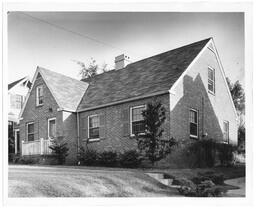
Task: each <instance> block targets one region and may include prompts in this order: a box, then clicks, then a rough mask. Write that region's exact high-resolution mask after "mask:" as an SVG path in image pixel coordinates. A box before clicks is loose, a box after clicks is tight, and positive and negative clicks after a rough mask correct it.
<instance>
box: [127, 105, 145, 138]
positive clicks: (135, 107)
mask: <svg viewBox="0 0 256 209" xmlns="http://www.w3.org/2000/svg"><path fill="white" fill-rule="evenodd" d="M141 107H144V110H145V109H146V105H145V104H144V105H139V106H134V107H130V136H135V134H133V133H132V122H134V121H133V120H132V110H133V109H137V108H141ZM143 134H145V133H139V135H143Z"/></svg>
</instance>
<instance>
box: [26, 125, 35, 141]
mask: <svg viewBox="0 0 256 209" xmlns="http://www.w3.org/2000/svg"><path fill="white" fill-rule="evenodd" d="M30 124H34V132H33V135H34V140H33V141H29V140H28V125H30ZM26 125H27V130H26V131H27V142H34V141H35V123H34V122H29V123H27V124H26ZM30 134H32V133H30Z"/></svg>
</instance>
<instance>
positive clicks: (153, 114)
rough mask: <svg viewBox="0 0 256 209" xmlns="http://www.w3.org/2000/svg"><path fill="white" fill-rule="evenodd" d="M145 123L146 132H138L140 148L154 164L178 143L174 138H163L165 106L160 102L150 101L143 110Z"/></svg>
mask: <svg viewBox="0 0 256 209" xmlns="http://www.w3.org/2000/svg"><path fill="white" fill-rule="evenodd" d="M142 116H143V118H144V125H145V134H142V135H140V136H138V134H136V138H137V142H138V148H139V150H140V151H141V153H142V154H143V155H145V157H146V158H148V159H149V160H150V161H151V163H152V165H154V163H155V162H156V161H159V160H161V159H163V158H164V157H165V156H166V155H167V154H169V153H170V152H171V148H172V146H174V145H175V144H176V142H175V140H174V139H173V138H171V139H162V138H161V137H162V135H163V132H164V130H163V129H162V128H161V126H162V124H163V123H164V121H165V119H166V117H165V108H164V106H163V105H162V104H161V103H160V102H154V103H148V104H147V108H146V110H144V111H143V112H142Z"/></svg>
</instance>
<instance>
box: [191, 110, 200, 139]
mask: <svg viewBox="0 0 256 209" xmlns="http://www.w3.org/2000/svg"><path fill="white" fill-rule="evenodd" d="M189 132H190V137H192V138H198V111H197V110H195V109H190V110H189Z"/></svg>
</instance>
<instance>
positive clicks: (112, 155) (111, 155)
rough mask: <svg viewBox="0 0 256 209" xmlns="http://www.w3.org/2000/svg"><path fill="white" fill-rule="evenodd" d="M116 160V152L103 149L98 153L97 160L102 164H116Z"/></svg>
mask: <svg viewBox="0 0 256 209" xmlns="http://www.w3.org/2000/svg"><path fill="white" fill-rule="evenodd" d="M117 160H118V159H117V152H115V151H104V152H102V153H100V154H99V162H100V164H101V165H103V166H116V165H117Z"/></svg>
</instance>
